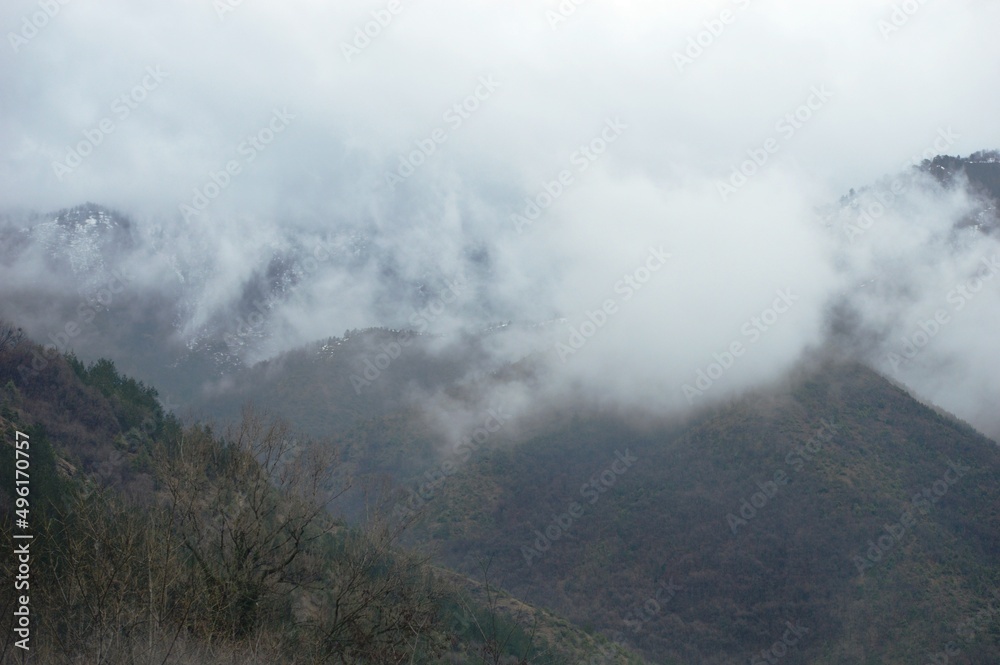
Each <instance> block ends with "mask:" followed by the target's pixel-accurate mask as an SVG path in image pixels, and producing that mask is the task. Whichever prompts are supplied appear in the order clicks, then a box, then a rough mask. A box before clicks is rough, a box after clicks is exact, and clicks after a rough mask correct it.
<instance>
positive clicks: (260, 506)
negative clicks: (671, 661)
mask: <svg viewBox="0 0 1000 665" xmlns="http://www.w3.org/2000/svg"><path fill="white" fill-rule="evenodd" d="M36 357H44V349H43V348H42V347H40V346H37V345H35V344H33V343H32V342H30V341H29V340H25V339H24V338H22V337H21V336H20V335H19V334H17V331H16V330H15V329H13V328H11V327H10V326H8V325H6V324H2V323H0V386H2V387H0V437H2V441H3V445H2V446H0V474H2V475H3V477H4V478H5V479H6V482H4V483H3V486H2V488H0V540H2V541H3V542H4V543H5V544H6V546H7V547H8V548H10V549H13V548H14V547H15V545H18V547H23V543H24V541H22V540H16V539H15V537H14V536H15V533H17V534H19V535H23V534H24V533H25V532H26V531H27V532H28V533H30V535H32V539H31V540H30V541H28V543H29V544H28V549H27V550H26V551H27V552H28V558H27V560H26V559H25V558H23V557H22V558H21V559H20V565H21V569H20V570H21V573H22V577H25V574H24V571H25V570H28V571H29V573H27V574H26V579H27V580H28V582H27V584H28V585H30V586H28V585H20V586H19V587H18V589H19V592H20V593H21V594H26V593H28V592H30V594H29V595H30V604H27V605H26V603H28V601H26V600H23V599H24V598H25V597H26V596H25V595H18V593H17V592H15V589H14V585H13V584H8V585H5V586H4V590H3V592H0V605H2V606H3V607H6V608H8V610H10V611H8V612H6V613H5V616H6V617H7V618H6V619H5V620H4V621H3V625H4V628H5V630H4V631H3V634H4V635H5V636H6V637H5V638H4V640H3V648H2V650H0V662H2V663H8V662H9V663H14V662H20V657H19V656H17V652H18V649H15V648H14V646H13V642H14V641H15V640H23V639H25V638H26V636H30V638H31V639H30V649H31V651H32V653H33V654H34V657H35V658H37V659H39V661H40V662H46V663H52V664H58V663H67V664H68V663H71V662H104V663H112V664H118V663H121V664H122V665H124V664H125V663H135V662H147V661H151V660H155V661H156V662H163V663H195V662H197V663H222V662H234V660H252V662H259V663H272V662H273V663H277V662H287V654H288V653H290V652H293V653H295V654H296V659H297V662H309V663H432V662H442V661H441V659H447V662H452V663H456V664H457V663H466V662H469V663H472V662H486V660H485V659H490V662H509V661H511V660H517V659H521V658H526V659H528V661H530V662H532V663H546V664H550V665H569V664H570V663H578V662H584V661H586V660H589V659H590V658H592V657H600V658H601V659H602V662H608V663H617V664H620V665H642V664H643V663H644V662H645V661H643V660H642V659H641V658H639V657H638V656H636V655H635V654H634V653H631V652H629V651H628V650H627V649H626V648H623V647H622V646H620V645H615V644H612V643H611V642H609V641H608V640H606V639H604V638H602V637H600V636H597V635H591V634H587V633H586V632H584V631H582V630H580V629H579V628H577V627H575V626H573V625H572V624H570V623H569V622H567V621H566V620H565V619H562V618H560V617H559V616H557V615H555V614H553V613H552V612H549V611H546V610H544V609H541V608H535V607H532V606H530V605H528V604H526V603H524V602H522V601H520V600H518V599H516V598H514V597H511V596H510V595H509V594H508V593H506V592H504V591H503V590H502V589H499V588H498V587H497V586H496V581H495V579H494V578H493V577H492V576H491V574H490V569H489V566H488V565H486V566H485V567H484V568H482V569H481V570H480V571H478V572H477V575H475V576H473V577H465V576H462V575H459V574H456V573H454V572H451V571H448V570H445V569H441V568H438V567H435V566H432V565H429V564H428V563H426V561H425V560H424V559H423V558H421V557H418V556H415V555H414V554H413V553H411V552H407V551H405V550H403V549H400V548H399V547H397V546H395V545H394V544H393V543H394V541H395V539H396V533H397V532H396V530H395V528H387V527H386V526H385V525H382V524H380V523H379V522H378V521H369V522H366V523H355V524H353V525H347V524H346V523H345V522H344V521H343V520H342V519H339V518H337V517H335V516H334V514H329V513H327V511H326V510H325V508H326V507H330V508H333V509H334V510H335V509H336V506H335V505H333V504H327V503H326V500H329V499H336V496H337V495H338V494H340V493H341V491H342V488H341V487H338V486H337V485H336V480H333V476H334V467H333V466H332V465H330V464H327V463H326V462H328V461H329V460H330V459H332V458H331V457H330V456H329V455H327V452H328V451H327V450H326V449H325V448H317V447H312V446H311V444H309V443H308V442H307V441H305V440H300V439H299V438H298V437H294V436H293V432H292V431H291V430H290V429H289V428H287V426H285V425H284V424H282V423H281V422H279V421H273V420H266V419H264V418H262V417H259V416H257V415H255V414H254V413H252V412H250V411H244V413H243V414H242V417H241V419H240V420H239V421H238V424H236V425H235V427H227V428H223V429H222V430H220V434H219V435H216V434H214V433H213V431H212V429H211V428H207V427H204V426H202V425H199V424H192V425H187V426H182V425H181V424H180V423H179V421H177V420H176V419H175V418H174V417H173V416H171V415H170V414H167V413H165V412H164V411H163V410H162V408H161V407H160V405H159V403H158V400H157V397H158V395H157V392H156V390H155V389H153V388H151V387H148V386H145V385H144V384H142V383H141V382H137V381H135V380H134V379H131V378H128V377H126V376H122V375H121V374H119V373H118V371H117V369H116V368H115V365H114V363H112V362H110V361H107V360H101V361H99V362H97V363H94V364H92V365H90V366H85V365H84V364H83V363H81V362H80V361H78V360H77V359H75V358H74V357H72V356H70V357H68V358H63V357H58V356H57V357H54V358H50V359H49V360H48V362H47V363H46V365H45V366H44V367H40V368H39V369H38V370H36V374H35V375H34V376H32V378H31V380H30V381H25V380H24V378H23V376H22V375H21V373H20V372H19V371H18V369H19V368H20V367H23V366H24V365H25V364H26V363H31V361H32V360H33V359H34V358H36ZM314 456H315V457H314ZM25 460H27V461H28V464H27V466H25V465H24V462H25ZM25 469H27V471H25ZM16 470H17V471H18V476H17V478H18V479H19V480H23V479H24V478H29V479H30V484H29V485H27V487H28V488H29V490H30V491H29V492H28V493H27V494H25V493H23V492H18V491H15V489H14V488H15V487H21V486H25V485H24V483H23V482H21V483H19V484H15V471H16ZM318 478H325V479H327V480H325V481H323V482H319V483H318V484H317V482H316V479H318ZM327 482H333V483H334V484H333V485H332V486H331V485H328V484H327ZM317 497H325V499H324V500H323V501H320V500H319V499H317ZM15 518H16V520H17V522H16V531H15ZM25 561H27V563H25ZM14 566H15V563H14V560H13V559H11V558H10V557H8V558H7V559H5V560H4V562H3V563H2V564H0V570H2V571H3V574H4V576H5V577H6V578H7V579H9V580H12V579H14V576H15V574H17V573H18V571H17V570H15V568H14ZM22 607H28V608H29V614H28V616H29V617H31V618H30V624H29V627H30V631H29V632H26V633H24V634H22V632H23V631H24V630H25V626H24V624H19V623H18V621H19V619H18V617H17V616H15V613H14V609H12V608H22ZM18 611H19V612H20V611H21V610H20V609H18ZM19 631H22V632H19ZM524 662H526V661H524Z"/></svg>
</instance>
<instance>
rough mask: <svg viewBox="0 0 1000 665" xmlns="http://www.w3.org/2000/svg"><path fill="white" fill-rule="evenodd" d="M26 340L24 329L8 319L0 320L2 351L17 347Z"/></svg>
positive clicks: (0, 346)
mask: <svg viewBox="0 0 1000 665" xmlns="http://www.w3.org/2000/svg"><path fill="white" fill-rule="evenodd" d="M22 341H24V331H23V330H21V329H20V328H15V327H14V326H13V325H12V324H10V323H7V322H6V321H0V351H3V350H5V349H7V348H11V349H13V348H16V347H17V345H18V344H20V343H21V342H22Z"/></svg>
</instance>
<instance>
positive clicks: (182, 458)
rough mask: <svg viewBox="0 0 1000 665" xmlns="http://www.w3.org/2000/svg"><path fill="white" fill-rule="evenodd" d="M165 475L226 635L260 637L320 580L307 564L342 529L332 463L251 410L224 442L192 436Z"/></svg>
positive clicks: (164, 465)
mask: <svg viewBox="0 0 1000 665" xmlns="http://www.w3.org/2000/svg"><path fill="white" fill-rule="evenodd" d="M158 467H159V469H160V473H159V476H160V478H161V481H162V482H163V484H164V486H165V487H166V490H167V494H168V496H169V504H170V508H171V511H172V515H173V518H174V520H175V521H176V523H177V526H178V528H179V531H180V535H181V538H182V541H183V543H184V547H185V549H186V550H187V552H188V553H189V554H190V556H191V557H192V558H193V560H194V564H195V568H196V570H197V571H198V572H199V575H200V583H201V585H202V586H203V590H202V592H203V594H204V600H205V602H206V603H207V606H206V607H205V608H204V609H205V610H206V612H207V613H208V615H209V616H211V617H212V618H213V620H214V621H213V622H214V624H215V625H214V628H215V629H216V630H221V631H223V633H224V634H225V635H226V636H227V637H231V638H239V637H244V636H246V635H248V634H250V633H251V632H252V631H253V630H254V628H255V626H256V625H257V624H258V622H259V621H261V620H262V619H264V618H265V617H266V615H267V613H268V612H269V611H270V610H273V609H274V606H273V603H275V602H278V603H279V604H280V603H281V602H284V601H286V600H287V597H285V596H284V595H285V594H287V593H288V592H290V591H291V590H293V589H296V588H298V587H300V586H302V585H303V584H304V583H306V582H308V581H310V580H311V579H314V578H315V577H316V575H317V574H318V573H317V571H316V570H314V569H313V568H312V567H310V566H305V565H299V564H301V563H303V562H305V560H306V559H308V556H307V551H308V549H309V546H310V545H311V544H312V543H313V542H314V541H316V540H318V539H320V538H322V537H323V536H324V535H326V534H328V533H329V531H330V529H331V528H332V525H331V521H330V520H329V519H327V516H326V508H327V506H328V504H329V503H330V501H332V500H333V499H334V498H335V497H336V496H337V495H338V494H340V493H341V492H342V491H343V490H339V491H335V490H333V489H331V487H330V479H331V474H332V465H331V464H330V463H329V459H328V456H326V455H324V453H323V451H321V450H320V449H319V448H318V447H303V446H300V445H299V444H298V443H297V442H296V441H295V440H294V439H293V438H292V437H291V432H290V429H289V427H288V426H287V424H285V423H284V422H282V421H280V420H274V421H267V420H266V419H265V418H264V417H263V416H262V415H261V414H259V413H258V412H257V411H256V410H255V409H254V408H253V407H246V408H245V409H244V411H243V415H242V418H241V420H240V421H239V422H238V423H237V424H235V425H233V426H232V427H230V428H228V429H227V431H226V434H225V436H224V437H223V439H222V441H221V442H217V441H216V440H215V438H214V437H213V435H212V433H211V431H210V430H209V429H207V428H203V429H195V430H190V431H188V432H187V433H185V435H184V437H183V439H182V441H181V442H180V444H179V446H178V447H177V449H176V450H172V451H169V452H168V453H167V454H166V455H163V456H161V463H160V464H159V465H158Z"/></svg>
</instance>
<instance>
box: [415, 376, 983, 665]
mask: <svg viewBox="0 0 1000 665" xmlns="http://www.w3.org/2000/svg"><path fill="white" fill-rule="evenodd" d="M998 473H1000V450H998V448H997V446H996V444H995V443H994V442H992V441H990V440H988V439H986V438H985V437H983V436H981V435H979V434H978V433H976V432H975V431H973V430H972V429H971V428H969V427H968V426H965V425H963V424H961V423H959V422H957V421H955V420H954V419H952V418H950V417H948V416H946V415H942V414H940V413H938V412H937V411H935V410H933V409H931V408H928V407H926V406H924V405H922V404H920V403H918V402H916V401H915V400H914V399H912V398H911V397H910V396H909V395H908V394H907V393H906V392H904V391H903V390H901V389H900V388H898V387H896V386H894V385H892V384H890V383H889V382H887V381H886V380H885V379H883V378H882V377H880V376H878V375H876V374H874V373H873V372H871V371H870V370H867V369H865V368H863V367H860V366H856V365H835V364H834V365H827V366H824V367H822V368H821V369H816V370H812V371H808V372H803V373H802V374H801V375H799V376H798V377H796V378H795V379H794V380H793V381H792V382H791V383H790V384H789V385H788V386H786V387H782V388H780V389H775V392H773V393H771V394H768V395H757V396H754V397H748V398H746V399H744V400H742V401H740V402H738V403H734V404H731V405H729V406H727V407H725V408H719V409H717V410H715V411H713V412H711V413H707V414H704V415H703V416H701V417H700V418H698V419H696V420H695V421H693V422H690V423H687V424H684V425H674V426H667V425H657V426H647V427H638V426H636V425H635V423H634V421H633V422H629V421H628V420H626V419H623V418H619V417H616V416H614V415H611V414H608V415H585V414H581V415H578V416H576V417H574V418H572V419H571V420H570V421H569V422H567V423H562V424H560V425H558V426H554V427H552V428H551V429H550V431H548V432H546V433H544V434H542V435H539V436H535V437H533V438H531V439H530V440H526V441H524V442H522V443H520V444H519V445H517V446H516V447H502V448H496V449H493V450H490V451H487V452H484V453H482V454H481V455H477V456H476V457H474V458H473V461H472V463H471V464H470V465H469V466H468V467H467V468H466V469H464V470H462V471H461V472H459V473H458V474H456V475H455V476H453V477H451V478H450V479H448V480H447V482H444V483H442V484H440V485H439V486H438V487H436V489H435V495H434V497H433V498H432V500H430V501H428V502H426V504H425V506H424V508H423V510H424V512H425V514H424V517H423V519H422V525H423V529H424V537H425V538H426V541H427V542H428V543H430V544H431V545H432V546H433V548H435V550H436V551H437V552H438V553H439V556H440V557H441V559H442V560H443V561H444V562H446V563H448V564H449V565H452V566H454V567H456V568H457V569H459V570H464V571H469V570H471V569H472V566H473V562H474V561H475V560H476V558H477V557H480V556H483V555H487V554H488V555H492V556H494V557H495V559H494V562H495V565H496V567H497V571H498V575H500V576H502V578H503V579H504V580H505V581H506V583H507V585H508V588H509V589H510V590H511V591H512V592H513V593H514V594H515V595H519V596H521V597H523V598H526V599H527V600H529V602H533V603H537V604H541V605H544V606H548V607H552V608H553V609H555V610H556V611H559V612H562V613H565V614H566V615H567V616H568V617H569V618H571V619H572V620H574V621H576V622H579V623H581V624H582V625H589V626H593V627H594V628H596V629H598V630H601V631H603V632H605V633H606V634H608V635H612V636H613V635H615V634H616V633H623V634H624V636H625V638H626V640H627V641H628V643H630V644H633V645H636V646H637V647H639V648H641V649H642V650H643V651H644V652H645V653H646V654H647V655H648V656H649V657H650V658H652V659H654V660H655V661H656V662H660V663H689V662H700V663H724V662H726V663H728V662H733V659H736V660H738V661H742V662H747V660H748V659H749V658H751V656H753V655H754V654H758V655H759V654H760V653H761V652H762V651H767V650H769V649H772V648H775V649H777V650H778V651H781V652H784V651H785V650H786V649H787V650H788V654H787V656H785V660H784V661H783V662H788V663H844V662H854V663H875V662H878V663H913V662H918V659H920V658H924V657H926V655H927V654H932V653H937V652H939V651H942V650H943V649H945V647H946V646H947V645H948V644H949V643H955V644H956V645H957V646H958V648H960V649H961V652H962V653H963V654H964V657H965V658H967V659H968V660H967V661H965V662H979V663H981V662H997V661H998V660H1000V622H998V621H997V617H996V616H995V615H992V616H991V617H990V616H987V618H989V621H986V622H985V623H977V624H974V625H976V626H978V629H977V630H975V631H970V630H968V627H969V626H970V625H973V624H964V625H965V629H964V630H957V629H956V626H958V625H960V624H961V623H962V622H963V621H966V620H969V619H970V618H972V617H976V615H977V612H980V611H981V610H983V608H984V607H986V603H987V602H988V601H991V600H992V599H993V598H994V595H993V594H1000V566H998V564H997V554H998V553H1000V485H998V483H997V477H998ZM993 607H996V605H995V604H994V606H993ZM789 622H790V624H791V625H792V626H794V627H796V628H797V629H799V631H798V633H796V631H791V628H790V627H789ZM790 631H791V632H790ZM783 637H786V638H787V640H788V642H791V641H793V640H794V641H795V645H794V646H793V647H789V646H780V645H779V646H775V645H776V643H780V642H781V639H782V638H783ZM799 637H800V638H801V639H799ZM765 660H766V658H765ZM959 662H961V661H959Z"/></svg>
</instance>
